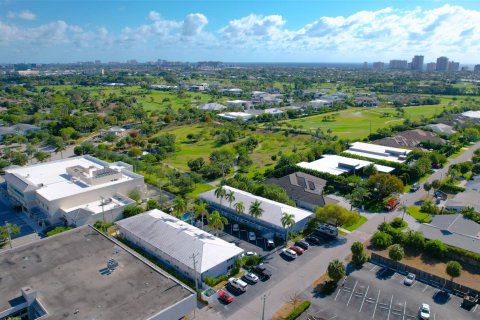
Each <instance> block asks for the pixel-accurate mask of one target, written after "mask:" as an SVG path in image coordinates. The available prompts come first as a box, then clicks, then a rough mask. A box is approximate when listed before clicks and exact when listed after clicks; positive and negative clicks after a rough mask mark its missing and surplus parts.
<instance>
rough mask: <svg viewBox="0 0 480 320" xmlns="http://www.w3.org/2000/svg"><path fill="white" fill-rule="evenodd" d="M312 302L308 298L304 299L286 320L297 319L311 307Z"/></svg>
mask: <svg viewBox="0 0 480 320" xmlns="http://www.w3.org/2000/svg"><path fill="white" fill-rule="evenodd" d="M310 304H311V302H310V301H308V300H305V301H303V302H302V303H301V304H300V305H299V306H298V307H296V308H295V309H293V310H292V312H291V313H290V314H289V315H288V316H286V317H285V320H295V319H297V318H298V317H299V316H300V315H301V314H302V313H303V312H305V310H307V309H308V308H309V307H310Z"/></svg>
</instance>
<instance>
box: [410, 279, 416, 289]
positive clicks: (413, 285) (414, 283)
mask: <svg viewBox="0 0 480 320" xmlns="http://www.w3.org/2000/svg"><path fill="white" fill-rule="evenodd" d="M417 282H418V281H417V280H414V281H413V283H412V285H411V286H410V287H412V288H413V287H415V285H416V284H417Z"/></svg>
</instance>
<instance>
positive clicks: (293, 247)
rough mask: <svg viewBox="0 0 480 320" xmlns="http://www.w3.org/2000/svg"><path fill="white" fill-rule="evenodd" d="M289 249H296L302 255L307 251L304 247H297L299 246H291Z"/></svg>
mask: <svg viewBox="0 0 480 320" xmlns="http://www.w3.org/2000/svg"><path fill="white" fill-rule="evenodd" d="M288 249H290V250H293V251H295V252H296V253H297V254H298V255H301V254H302V253H303V252H304V251H305V250H303V249H302V248H300V247H297V246H291V247H290V248H288Z"/></svg>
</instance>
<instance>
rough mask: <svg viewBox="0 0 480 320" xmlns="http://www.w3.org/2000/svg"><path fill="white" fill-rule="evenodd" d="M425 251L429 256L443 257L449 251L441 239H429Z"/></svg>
mask: <svg viewBox="0 0 480 320" xmlns="http://www.w3.org/2000/svg"><path fill="white" fill-rule="evenodd" d="M425 253H426V254H428V255H429V256H432V257H435V258H438V259H441V258H443V257H445V254H446V253H447V246H446V245H445V244H444V243H443V242H442V241H440V240H428V241H427V244H426V245H425Z"/></svg>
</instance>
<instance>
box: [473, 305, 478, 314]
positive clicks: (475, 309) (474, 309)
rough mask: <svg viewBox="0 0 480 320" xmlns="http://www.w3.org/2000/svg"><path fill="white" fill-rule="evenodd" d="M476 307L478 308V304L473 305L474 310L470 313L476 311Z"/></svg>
mask: <svg viewBox="0 0 480 320" xmlns="http://www.w3.org/2000/svg"><path fill="white" fill-rule="evenodd" d="M477 307H478V304H476V305H475V308H473V311H472V312H475V311H477Z"/></svg>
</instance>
